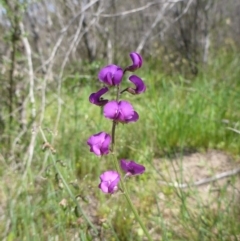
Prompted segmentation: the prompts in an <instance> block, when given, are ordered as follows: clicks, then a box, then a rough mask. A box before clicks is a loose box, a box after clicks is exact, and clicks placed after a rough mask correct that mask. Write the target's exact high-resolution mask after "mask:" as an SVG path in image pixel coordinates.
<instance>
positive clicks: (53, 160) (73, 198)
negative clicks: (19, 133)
mask: <svg viewBox="0 0 240 241" xmlns="http://www.w3.org/2000/svg"><path fill="white" fill-rule="evenodd" d="M39 130H40V132H41V135H42V138H43V140H44V142H45V143H47V139H46V136H45V134H44V132H43V130H42V128H41V127H39ZM50 156H51V158H52V162H53V166H54V168H55V169H56V171H57V173H58V175H59V177H60V179H61V181H62V182H63V185H64V186H65V188H66V190H67V192H68V194H69V196H70V197H71V198H72V200H73V201H74V202H75V204H76V205H77V208H78V210H79V211H80V213H81V214H82V215H83V217H84V219H85V220H86V222H87V223H88V224H89V225H90V226H91V228H92V229H93V230H94V232H95V233H96V234H98V231H97V229H96V227H95V226H94V224H93V223H92V222H91V221H90V220H89V219H88V217H87V215H86V214H85V213H84V212H83V210H82V207H81V206H80V204H79V202H78V201H77V200H76V198H75V196H74V194H73V193H72V191H71V189H70V187H69V185H68V184H67V182H66V180H65V179H64V177H63V175H62V173H61V172H60V170H59V169H58V166H57V164H56V160H55V158H54V156H53V154H52V153H50Z"/></svg>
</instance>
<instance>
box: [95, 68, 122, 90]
mask: <svg viewBox="0 0 240 241" xmlns="http://www.w3.org/2000/svg"><path fill="white" fill-rule="evenodd" d="M122 77H123V70H122V68H121V67H119V66H117V65H114V64H110V65H107V66H105V67H104V68H102V69H101V70H100V71H99V73H98V78H99V80H100V81H101V82H104V83H105V84H107V85H118V84H120V82H121V81H122Z"/></svg>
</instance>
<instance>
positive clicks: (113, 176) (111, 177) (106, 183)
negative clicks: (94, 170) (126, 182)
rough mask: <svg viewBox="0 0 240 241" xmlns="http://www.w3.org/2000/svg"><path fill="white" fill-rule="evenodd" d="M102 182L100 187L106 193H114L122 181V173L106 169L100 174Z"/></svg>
mask: <svg viewBox="0 0 240 241" xmlns="http://www.w3.org/2000/svg"><path fill="white" fill-rule="evenodd" d="M100 181H101V182H100V184H99V185H98V187H99V188H100V189H101V190H102V191H103V192H104V193H111V194H112V193H114V192H116V191H117V190H118V183H119V181H120V175H119V173H118V172H116V171H106V172H104V173H102V174H101V175H100Z"/></svg>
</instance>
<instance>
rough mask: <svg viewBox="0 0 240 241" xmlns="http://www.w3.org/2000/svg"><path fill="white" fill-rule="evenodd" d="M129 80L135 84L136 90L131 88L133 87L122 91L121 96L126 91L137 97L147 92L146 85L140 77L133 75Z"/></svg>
mask: <svg viewBox="0 0 240 241" xmlns="http://www.w3.org/2000/svg"><path fill="white" fill-rule="evenodd" d="M129 80H130V81H131V82H132V83H133V84H135V86H136V88H135V89H133V88H131V87H128V88H126V89H124V90H122V91H121V94H122V93H123V92H124V91H127V92H129V93H131V94H133V95H137V94H141V93H143V92H145V91H146V85H145V84H144V82H143V81H142V79H141V78H139V77H138V76H136V75H131V76H130V77H129Z"/></svg>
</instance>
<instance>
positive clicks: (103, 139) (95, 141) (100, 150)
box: [87, 132, 111, 156]
mask: <svg viewBox="0 0 240 241" xmlns="http://www.w3.org/2000/svg"><path fill="white" fill-rule="evenodd" d="M110 142H111V137H110V135H109V134H107V133H105V132H99V133H97V134H95V135H92V136H90V137H89V138H88V141H87V144H88V145H89V146H90V152H93V153H94V154H95V155H97V156H102V155H107V154H108V153H109V146H110Z"/></svg>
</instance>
